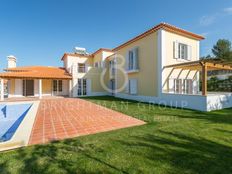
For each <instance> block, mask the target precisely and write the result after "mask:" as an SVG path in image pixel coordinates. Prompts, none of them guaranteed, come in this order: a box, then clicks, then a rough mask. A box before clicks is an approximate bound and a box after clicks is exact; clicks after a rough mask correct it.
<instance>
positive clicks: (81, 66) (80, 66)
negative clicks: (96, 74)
mask: <svg viewBox="0 0 232 174" xmlns="http://www.w3.org/2000/svg"><path fill="white" fill-rule="evenodd" d="M78 72H79V73H85V64H84V63H78Z"/></svg>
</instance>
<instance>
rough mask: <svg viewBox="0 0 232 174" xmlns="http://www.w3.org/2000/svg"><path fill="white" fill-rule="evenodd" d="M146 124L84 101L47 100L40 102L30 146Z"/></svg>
mask: <svg viewBox="0 0 232 174" xmlns="http://www.w3.org/2000/svg"><path fill="white" fill-rule="evenodd" d="M143 124H145V122H143V121H141V120H138V119H135V118H133V117H130V116H127V115H125V114H122V113H119V112H116V111H113V110H110V109H107V108H105V107H102V106H99V105H96V104H94V103H91V102H89V101H86V100H83V99H73V98H61V99H46V100H41V102H40V106H39V109H38V111H37V115H36V119H35V122H34V126H33V129H32V133H31V136H30V140H29V145H33V144H43V143H48V142H50V141H53V140H61V139H65V138H72V137H77V136H82V135H88V134H95V133H99V132H105V131H110V130H115V129H120V128H126V127H131V126H138V125H143Z"/></svg>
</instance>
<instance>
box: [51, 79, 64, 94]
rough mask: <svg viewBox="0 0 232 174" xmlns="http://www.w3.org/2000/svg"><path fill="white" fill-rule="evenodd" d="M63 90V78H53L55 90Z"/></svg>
mask: <svg viewBox="0 0 232 174" xmlns="http://www.w3.org/2000/svg"><path fill="white" fill-rule="evenodd" d="M58 91H59V92H62V91H63V82H62V80H53V92H58Z"/></svg>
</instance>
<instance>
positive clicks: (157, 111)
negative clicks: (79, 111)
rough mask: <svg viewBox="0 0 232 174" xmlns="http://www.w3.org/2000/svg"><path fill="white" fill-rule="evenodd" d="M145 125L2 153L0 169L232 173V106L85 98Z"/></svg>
mask: <svg viewBox="0 0 232 174" xmlns="http://www.w3.org/2000/svg"><path fill="white" fill-rule="evenodd" d="M86 99H87V100H89V101H92V102H95V103H98V104H101V105H103V106H106V107H109V108H111V109H114V110H117V111H119V112H123V113H125V114H128V115H131V116H133V117H135V118H139V119H141V120H144V121H146V122H147V124H146V125H143V126H138V127H132V128H126V129H121V130H116V131H111V132H106V133H99V134H96V135H89V136H83V137H78V138H75V139H69V140H64V141H59V142H54V143H50V144H46V145H37V146H32V147H26V148H21V149H18V150H13V151H9V152H3V153H0V173H1V174H4V173H16V174H17V173H23V174H27V173H28V174H29V173H53V174H55V173H59V174H62V173H90V174H91V173H133V174H134V173H138V174H141V173H178V174H180V173H181V174H183V173H194V174H195V173H202V174H207V173H210V174H213V173H220V174H221V173H225V174H228V173H232V109H225V110H221V111H215V112H210V113H205V112H198V111H192V110H182V109H172V108H164V107H160V106H155V105H150V104H145V103H137V102H133V101H127V100H121V99H115V98H113V97H93V98H86Z"/></svg>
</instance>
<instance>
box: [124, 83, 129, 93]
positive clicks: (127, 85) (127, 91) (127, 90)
mask: <svg viewBox="0 0 232 174" xmlns="http://www.w3.org/2000/svg"><path fill="white" fill-rule="evenodd" d="M129 83H130V80H128V82H127V84H126V88H125V93H127V94H128V93H129Z"/></svg>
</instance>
